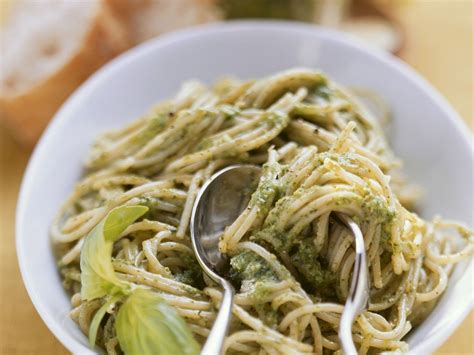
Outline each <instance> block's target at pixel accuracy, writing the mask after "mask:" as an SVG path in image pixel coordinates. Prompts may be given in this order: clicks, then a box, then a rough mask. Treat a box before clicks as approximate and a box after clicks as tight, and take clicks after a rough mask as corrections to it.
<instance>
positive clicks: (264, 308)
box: [254, 303, 280, 329]
mask: <svg viewBox="0 0 474 355" xmlns="http://www.w3.org/2000/svg"><path fill="white" fill-rule="evenodd" d="M254 308H255V310H256V311H257V314H258V318H259V319H261V320H262V322H263V323H265V325H267V326H268V327H270V328H272V329H277V326H278V324H279V323H280V319H279V316H278V311H276V310H274V309H273V308H272V306H271V305H270V304H268V303H262V304H257V305H255V306H254Z"/></svg>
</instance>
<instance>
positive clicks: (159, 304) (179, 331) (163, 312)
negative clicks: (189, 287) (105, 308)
mask: <svg viewBox="0 0 474 355" xmlns="http://www.w3.org/2000/svg"><path fill="white" fill-rule="evenodd" d="M115 330H116V332H117V337H118V340H119V343H120V347H121V348H122V350H123V351H124V352H125V354H127V355H148V354H150V355H153V354H160V355H168V354H169V355H181V354H184V355H194V354H199V351H200V349H199V348H200V347H199V344H198V343H197V342H196V340H195V339H194V338H193V335H192V333H191V331H190V329H189V328H188V326H187V324H186V323H185V322H184V320H183V319H182V318H181V317H180V316H179V315H178V313H177V312H176V311H175V310H174V308H173V307H171V306H170V305H168V304H167V303H166V302H165V301H163V299H162V298H161V297H160V296H159V295H158V294H156V293H154V292H153V291H151V290H148V289H144V288H137V289H135V290H134V291H133V293H132V294H131V295H130V296H129V297H128V299H127V300H126V301H125V303H124V304H123V305H122V306H121V307H120V309H119V311H118V314H117V318H116V321H115Z"/></svg>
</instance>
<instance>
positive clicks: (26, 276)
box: [15, 20, 474, 353]
mask: <svg viewBox="0 0 474 355" xmlns="http://www.w3.org/2000/svg"><path fill="white" fill-rule="evenodd" d="M249 29H252V30H255V31H258V30H275V31H289V32H294V33H301V34H311V35H313V36H316V37H319V38H322V39H324V40H328V41H332V42H338V43H339V44H342V45H344V46H346V47H350V48H351V49H352V50H355V51H359V52H362V53H364V54H365V55H367V56H370V57H373V58H374V59H376V60H378V61H381V62H383V64H385V65H386V66H387V67H389V68H390V70H392V71H395V72H397V74H398V75H401V76H403V77H404V79H405V80H406V81H408V82H411V83H412V84H413V85H414V86H415V87H416V88H417V89H418V90H422V91H424V92H425V93H426V94H427V95H428V97H429V98H430V100H432V101H433V102H436V103H437V104H438V106H439V109H440V110H441V111H442V112H443V114H444V115H445V116H446V117H448V119H449V121H450V123H451V124H453V125H454V126H455V128H456V129H457V131H458V133H459V134H460V136H461V137H462V139H463V141H464V143H465V145H466V146H467V147H470V154H471V157H472V160H473V161H474V145H473V144H472V135H471V134H470V133H469V132H470V129H469V128H468V126H467V124H466V123H465V122H464V121H463V120H462V119H461V117H460V116H459V114H458V113H457V112H456V111H455V110H454V109H453V108H452V107H451V106H450V104H449V103H448V102H447V100H446V99H445V98H444V97H443V96H442V95H441V94H440V93H439V92H438V91H437V90H436V89H435V88H434V87H433V86H432V85H431V84H429V83H428V82H427V81H426V80H425V79H424V78H422V77H421V75H420V74H418V73H417V72H416V71H415V70H414V69H413V68H411V67H410V66H409V65H408V64H406V63H405V62H403V61H402V60H401V59H399V58H397V57H395V56H393V55H392V54H390V53H388V52H383V51H382V50H379V49H377V48H375V47H372V46H370V45H368V44H366V43H364V42H362V41H361V40H359V39H357V38H354V37H352V36H349V35H347V34H344V33H343V32H340V31H337V30H334V29H329V28H325V27H320V26H317V25H313V24H304V23H299V22H295V21H278V20H277V21H275V20H257V21H255V20H233V21H226V22H216V23H210V24H204V25H200V26H195V27H189V28H186V29H182V30H178V31H173V32H169V33H166V34H163V35H160V36H158V37H156V38H153V39H151V40H148V41H145V42H144V43H141V44H139V45H138V46H136V47H134V48H132V49H130V50H128V51H126V52H124V53H122V54H120V55H119V56H117V57H116V58H114V59H113V60H112V61H110V62H108V63H107V64H105V65H104V66H102V67H101V68H100V69H99V70H97V71H96V72H95V73H93V74H92V75H91V76H90V77H89V78H88V79H87V80H86V81H85V82H84V83H82V84H81V85H80V86H79V88H77V89H76V90H75V91H74V93H73V94H72V95H70V96H69V98H68V99H67V100H66V101H65V102H64V103H63V105H62V106H61V108H60V109H59V110H58V111H57V112H56V114H55V115H54V117H53V119H52V120H51V121H50V123H49V124H48V126H47V128H46V130H45V132H44V133H43V135H42V136H41V138H40V140H39V142H38V144H37V145H36V148H35V149H34V151H33V153H32V155H31V157H30V159H29V162H28V165H27V168H26V170H25V173H24V176H23V180H22V183H21V188H20V193H19V197H18V204H17V208H16V223H15V239H16V252H17V259H18V264H19V267H20V273H21V276H22V279H23V283H24V285H25V288H26V290H27V292H28V295H29V297H30V299H31V302H32V303H33V305H34V307H35V309H36V311H37V313H38V314H39V315H40V317H41V319H42V320H43V322H44V323H45V324H46V326H47V327H48V329H49V330H50V331H51V332H52V333H53V334H54V336H55V337H56V338H57V339H58V340H59V341H60V342H61V343H62V345H63V346H64V347H66V348H67V349H68V350H69V351H71V352H73V353H78V352H83V351H84V349H83V346H82V344H79V343H78V342H77V340H76V339H75V338H74V337H73V336H72V335H71V334H69V333H68V332H67V331H66V330H64V329H63V328H62V327H61V326H60V324H59V322H57V320H56V319H55V318H54V317H53V315H52V314H50V313H49V312H48V310H47V309H46V308H45V307H44V306H43V304H42V301H41V299H42V298H41V297H40V295H38V294H36V293H35V290H34V288H33V286H32V278H33V277H34V275H32V274H31V273H29V271H28V268H27V266H26V263H25V259H26V256H25V255H24V251H25V248H26V246H24V241H25V237H24V232H23V225H24V223H25V222H26V221H27V218H26V213H25V208H26V206H27V203H28V199H27V197H28V196H29V194H30V190H31V188H32V184H33V182H34V175H35V174H34V172H35V170H37V169H38V168H39V167H38V165H39V164H38V156H39V155H41V152H43V151H44V150H45V149H46V146H47V142H48V140H49V136H50V135H51V134H52V133H53V132H54V131H56V130H58V129H60V127H61V125H62V124H63V122H64V120H63V119H62V118H63V116H65V115H66V113H67V112H69V111H70V110H73V109H74V103H75V102H76V101H78V100H80V98H81V97H83V96H85V95H87V94H88V93H89V92H91V91H93V90H94V88H95V86H96V83H99V82H101V81H102V80H107V78H108V77H109V75H110V74H111V73H113V72H117V71H120V69H121V68H122V67H124V66H126V65H127V64H128V63H129V62H132V61H134V60H135V59H136V58H139V57H142V56H146V55H148V53H150V52H155V51H159V50H160V48H163V47H166V46H167V45H170V44H173V43H176V42H180V41H183V40H184V41H185V40H191V39H193V38H196V37H200V36H204V35H209V34H223V33H226V32H235V31H240V30H249ZM473 264H474V263H473V262H471V263H470V267H472V265H473ZM468 267H469V266H468ZM469 305H470V307H469V309H470V310H472V309H473V308H474V295H473V297H472V298H471V301H470V304H469ZM468 313H469V312H466V313H464V317H462V316H461V317H458V318H457V319H454V320H453V321H451V323H450V326H449V329H444V332H443V333H440V334H438V336H437V337H436V339H435V340H430V342H428V343H426V344H424V345H425V346H422V347H420V348H419V349H418V350H420V351H423V352H424V353H427V352H431V351H433V350H435V349H437V348H438V347H439V346H440V345H441V344H442V343H444V342H445V340H446V339H448V338H449V337H450V336H451V334H452V333H453V332H454V331H455V330H456V328H458V326H459V325H460V323H461V322H462V321H463V320H464V318H465V317H466V316H467V315H468ZM92 351H93V350H92V349H91V353H92Z"/></svg>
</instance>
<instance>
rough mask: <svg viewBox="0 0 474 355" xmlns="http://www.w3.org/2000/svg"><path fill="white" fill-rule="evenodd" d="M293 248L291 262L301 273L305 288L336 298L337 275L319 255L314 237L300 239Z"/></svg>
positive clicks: (322, 295) (326, 296) (325, 296)
mask: <svg viewBox="0 0 474 355" xmlns="http://www.w3.org/2000/svg"><path fill="white" fill-rule="evenodd" d="M291 249H292V250H291V253H290V259H291V262H292V264H293V265H294V266H295V267H296V269H297V270H298V272H299V273H300V274H301V276H302V278H303V280H302V281H303V282H302V283H303V285H304V286H305V288H307V289H309V290H310V291H311V292H312V293H316V294H317V295H319V296H321V297H323V298H334V297H335V283H336V280H337V278H336V275H335V274H334V273H332V272H331V271H329V270H328V265H327V262H326V261H325V260H324V259H322V258H320V257H319V255H318V253H317V252H316V249H315V247H314V243H313V238H304V239H300V240H298V241H297V242H296V243H295V244H293V246H292V248H291Z"/></svg>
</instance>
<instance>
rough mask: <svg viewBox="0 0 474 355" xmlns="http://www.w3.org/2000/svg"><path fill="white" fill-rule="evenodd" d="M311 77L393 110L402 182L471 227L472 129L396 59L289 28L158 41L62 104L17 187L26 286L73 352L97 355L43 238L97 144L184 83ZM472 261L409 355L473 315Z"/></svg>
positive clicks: (429, 207) (245, 26)
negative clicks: (372, 95)
mask: <svg viewBox="0 0 474 355" xmlns="http://www.w3.org/2000/svg"><path fill="white" fill-rule="evenodd" d="M295 66H304V67H312V68H319V69H321V70H322V71H324V72H325V73H327V74H328V75H329V76H330V77H331V78H333V79H334V80H336V81H338V82H339V83H341V84H343V85H349V86H357V87H363V88H367V89H370V90H372V91H375V92H377V93H378V94H379V95H381V96H382V97H383V98H384V99H385V100H386V101H387V103H388V104H389V106H390V108H391V109H392V113H393V122H392V131H391V137H390V139H391V142H392V145H393V148H394V150H395V152H396V153H397V154H398V156H400V157H401V158H402V159H404V160H405V170H406V172H407V174H408V176H409V178H410V179H411V180H412V181H413V182H416V183H418V184H420V185H421V186H423V188H424V189H425V192H426V194H425V197H424V200H423V205H422V209H421V211H422V215H423V216H424V217H426V218H431V217H433V216H434V215H435V214H437V213H440V214H441V215H443V216H444V217H447V218H455V219H459V220H461V221H464V222H466V223H468V224H469V225H471V226H472V225H473V220H472V219H473V215H472V206H474V201H473V196H474V186H473V181H474V179H473V170H472V166H473V165H474V153H473V147H472V145H471V136H470V135H469V133H468V132H469V130H468V129H467V127H465V126H464V125H463V123H462V121H461V119H460V118H459V117H458V115H457V114H456V112H455V111H454V110H453V109H452V108H451V107H450V106H449V105H448V104H447V103H446V101H445V100H444V99H443V98H442V97H441V96H440V95H439V94H438V93H437V92H436V91H435V90H434V89H433V88H432V87H431V86H430V85H429V84H427V83H426V82H425V81H424V80H423V79H422V78H420V76H418V75H417V74H416V73H415V72H414V71H413V70H412V69H410V68H409V67H408V66H407V65H406V64H404V63H402V62H401V61H400V60H398V59H396V58H395V57H393V56H391V55H389V54H387V53H382V52H379V51H377V50H375V49H372V48H369V47H367V46H366V45H363V44H361V43H359V42H357V41H355V40H353V39H350V38H348V37H346V36H344V35H342V34H340V33H338V32H335V31H332V30H328V29H323V28H318V27H315V26H311V25H303V24H296V23H291V22H235V23H227V24H215V25H208V26H203V27H198V28H192V29H188V30H184V31H180V32H176V33H172V34H168V35H165V36H162V37H160V38H159V39H156V40H152V41H150V42H147V43H145V44H143V45H140V46H138V47H136V48H134V49H132V50H131V51H129V52H127V53H125V54H123V55H122V56H120V57H119V58H117V59H115V60H114V61H112V62H111V63H109V64H108V65H106V66H105V67H103V68H102V69H101V70H99V71H98V72H97V73H96V74H95V75H93V76H92V77H91V78H90V79H89V80H88V81H87V82H86V83H85V84H84V85H82V86H81V87H80V88H79V89H78V90H77V91H76V92H75V93H74V94H73V95H72V96H71V97H70V98H69V100H68V101H67V102H66V103H65V104H64V106H63V107H62V108H61V110H60V111H59V112H58V113H57V114H56V116H55V118H54V119H53V121H52V122H51V124H50V125H49V127H48V128H47V130H46V132H45V134H44V135H43V137H42V138H41V140H40V142H39V144H38V146H37V147H36V150H35V151H34V153H33V156H32V158H31V161H30V163H29V165H28V168H27V170H26V174H25V177H24V180H23V184H22V187H21V192H20V196H19V203H18V210H17V220H16V228H17V236H16V238H17V240H16V243H17V244H16V245H17V253H18V260H19V264H20V269H21V273H22V276H23V280H24V283H25V286H26V288H27V290H28V293H29V295H30V297H31V300H32V302H33V304H34V305H35V307H36V309H37V311H38V313H39V314H40V316H41V317H42V318H43V320H44V322H45V323H46V325H47V326H48V327H49V329H50V330H51V331H52V332H53V333H54V335H56V337H57V338H58V339H59V340H60V341H61V342H62V343H63V344H64V346H65V347H66V348H68V349H69V350H70V351H71V352H73V353H81V354H88V353H93V351H92V350H91V349H90V348H89V346H88V344H87V339H86V337H85V336H84V335H83V334H82V332H81V331H80V329H79V327H78V326H77V325H76V324H75V323H74V322H73V321H72V320H70V319H69V318H68V312H69V310H70V304H69V297H68V296H67V295H66V293H65V291H64V290H63V288H62V285H61V280H60V277H59V275H58V272H57V270H56V264H55V260H54V257H53V254H52V250H51V243H50V239H49V227H50V224H51V221H52V220H53V217H54V215H55V213H56V212H57V211H58V209H59V207H60V205H61V204H62V203H63V201H64V200H65V198H66V196H67V195H68V194H69V192H70V191H71V190H72V188H73V186H74V184H75V183H76V181H78V179H79V178H80V176H81V171H82V170H81V169H82V163H83V161H84V159H85V157H86V155H87V152H88V149H89V147H90V145H91V143H92V141H93V139H94V137H95V136H96V135H97V134H98V133H99V132H101V131H103V130H105V129H108V128H111V127H120V126H122V125H123V124H125V123H126V122H128V121H130V120H132V119H133V118H136V117H137V116H140V115H141V114H143V113H144V112H145V111H146V110H147V109H148V108H149V107H150V106H152V105H153V104H154V103H155V102H157V101H159V100H162V99H163V98H165V97H168V96H170V95H173V94H174V93H175V92H176V91H177V90H178V88H179V86H180V84H181V83H183V82H184V81H186V80H188V79H191V78H196V79H200V80H203V81H205V82H212V81H214V80H215V79H217V78H219V77H222V76H225V75H229V74H230V75H235V76H238V77H241V78H251V77H261V76H263V75H267V74H271V73H274V72H277V71H280V70H284V69H287V68H291V67H295ZM473 264H474V263H473V261H472V260H471V261H470V262H465V263H464V265H460V266H458V267H457V268H456V271H455V273H454V275H453V277H452V278H451V280H450V283H449V287H448V289H447V291H446V293H445V295H444V296H443V297H442V299H441V300H440V302H439V304H438V305H437V307H436V308H435V310H434V311H433V313H432V314H431V315H430V316H429V317H428V319H426V320H425V322H423V323H422V325H420V326H419V327H417V328H416V329H415V330H414V331H412V332H411V333H410V335H409V338H408V342H409V344H410V349H411V352H413V353H419V354H425V353H429V352H431V351H433V350H435V349H436V348H437V347H438V346H440V345H441V344H442V343H443V342H444V341H445V340H446V339H447V338H448V337H449V335H450V334H451V333H452V332H453V331H454V330H455V328H456V327H457V326H458V325H459V324H460V322H461V321H462V320H463V318H464V317H465V316H466V315H467V314H468V313H469V311H470V310H471V308H472V307H473V304H474V302H473V296H472V295H473V294H474V292H473V282H472V280H473V278H474V272H473V269H474V267H473Z"/></svg>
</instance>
